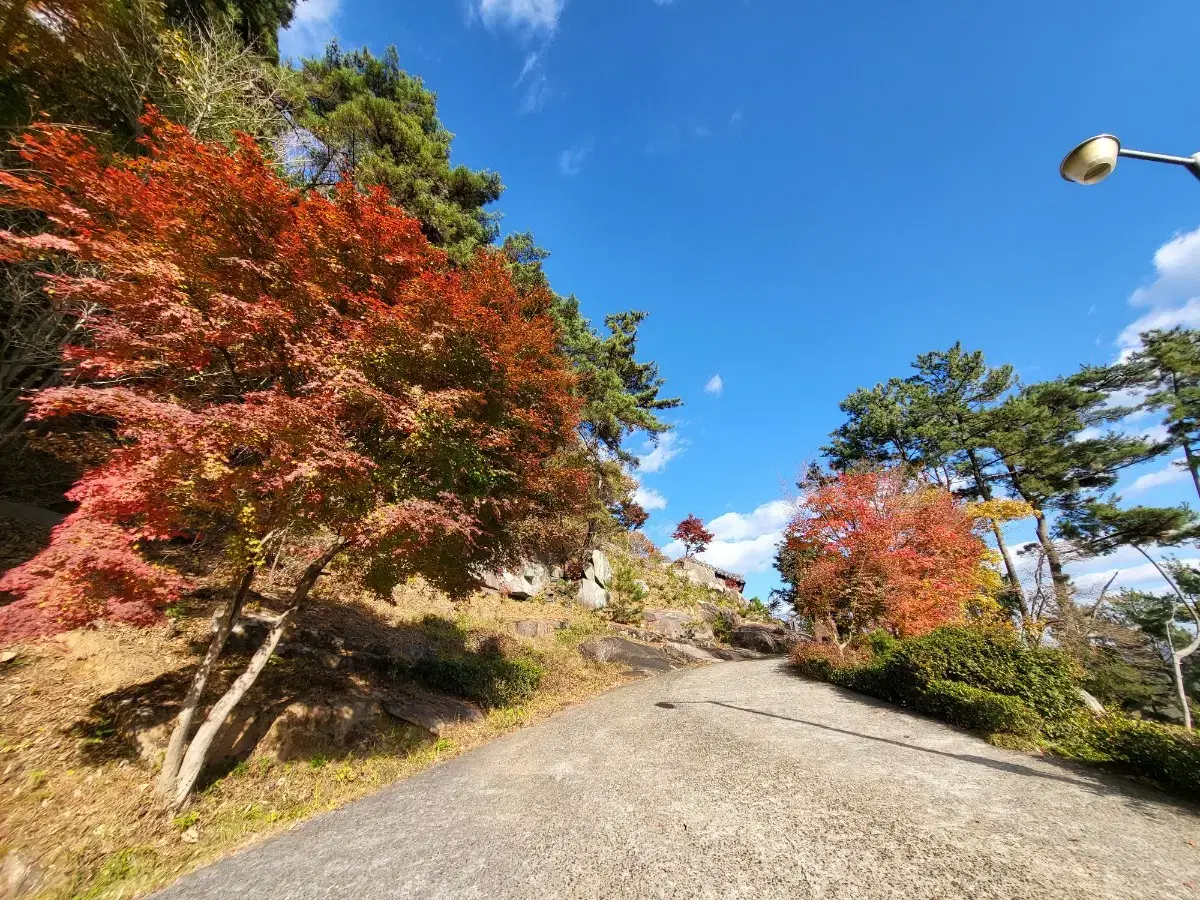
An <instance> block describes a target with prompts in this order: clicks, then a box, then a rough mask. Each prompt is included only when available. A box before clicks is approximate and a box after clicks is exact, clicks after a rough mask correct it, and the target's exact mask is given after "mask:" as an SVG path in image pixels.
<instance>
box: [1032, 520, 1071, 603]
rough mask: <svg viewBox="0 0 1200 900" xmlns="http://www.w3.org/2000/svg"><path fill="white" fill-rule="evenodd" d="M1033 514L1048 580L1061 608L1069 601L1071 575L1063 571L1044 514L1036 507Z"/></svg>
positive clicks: (1060, 558) (1060, 559)
mask: <svg viewBox="0 0 1200 900" xmlns="http://www.w3.org/2000/svg"><path fill="white" fill-rule="evenodd" d="M1033 514H1034V516H1035V517H1036V519H1037V539H1038V543H1039V544H1041V545H1042V549H1043V550H1045V551H1046V565H1047V566H1049V568H1050V580H1051V581H1052V582H1053V584H1054V599H1055V602H1057V603H1058V608H1059V609H1063V608H1065V607H1066V605H1067V604H1068V603H1070V602H1071V576H1069V575H1068V574H1067V573H1066V572H1064V571H1063V564H1062V557H1061V556H1059V555H1058V548H1057V547H1055V546H1054V541H1053V540H1052V539H1051V537H1050V528H1049V526H1047V525H1046V514H1045V513H1043V512H1042V511H1041V510H1040V509H1037V508H1036V507H1035V508H1034V511H1033Z"/></svg>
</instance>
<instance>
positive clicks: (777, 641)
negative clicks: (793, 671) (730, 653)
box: [729, 622, 796, 653]
mask: <svg viewBox="0 0 1200 900" xmlns="http://www.w3.org/2000/svg"><path fill="white" fill-rule="evenodd" d="M795 640H796V639H795V636H794V635H791V634H789V633H788V632H787V631H785V630H784V629H783V628H782V627H780V626H778V625H765V624H763V623H761V622H743V623H742V624H741V625H739V626H737V627H736V628H734V629H733V634H732V636H731V637H730V639H729V643H730V644H732V645H733V646H734V647H744V648H745V649H747V650H757V651H758V652H759V653H786V652H787V651H788V648H789V647H791V646H792V644H793V643H795Z"/></svg>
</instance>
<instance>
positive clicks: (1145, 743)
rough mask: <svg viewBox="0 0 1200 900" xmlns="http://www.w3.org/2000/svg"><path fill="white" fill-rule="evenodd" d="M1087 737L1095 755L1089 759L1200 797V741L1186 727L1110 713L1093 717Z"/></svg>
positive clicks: (1175, 791)
mask: <svg viewBox="0 0 1200 900" xmlns="http://www.w3.org/2000/svg"><path fill="white" fill-rule="evenodd" d="M1084 736H1085V739H1086V744H1085V745H1084V748H1085V749H1090V750H1091V751H1093V753H1094V754H1095V755H1094V756H1093V757H1092V758H1091V760H1089V761H1101V762H1108V763H1109V764H1111V765H1112V766H1113V767H1114V768H1116V769H1119V770H1121V771H1123V772H1126V773H1127V774H1130V775H1139V776H1141V777H1143V778H1148V779H1150V780H1151V781H1155V782H1158V784H1160V785H1161V786H1162V787H1164V788H1166V789H1167V790H1169V791H1171V792H1172V793H1174V794H1177V795H1179V796H1181V797H1186V798H1188V799H1190V800H1200V740H1198V739H1197V738H1195V737H1193V736H1192V735H1189V734H1188V733H1187V732H1186V731H1184V730H1183V729H1181V728H1177V727H1174V726H1171V725H1160V724H1158V723H1157V722H1147V721H1145V720H1143V719H1131V718H1128V717H1127V716H1120V715H1113V714H1109V715H1105V716H1100V717H1098V718H1096V719H1093V720H1091V722H1090V723H1088V725H1087V726H1085V728H1084ZM1076 746H1077V747H1078V745H1076ZM1080 755H1082V754H1080Z"/></svg>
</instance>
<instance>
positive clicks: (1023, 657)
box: [886, 627, 1082, 721]
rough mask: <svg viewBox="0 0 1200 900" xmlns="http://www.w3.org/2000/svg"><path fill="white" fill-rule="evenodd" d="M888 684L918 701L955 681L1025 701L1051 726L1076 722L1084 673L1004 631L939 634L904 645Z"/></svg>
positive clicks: (893, 656)
mask: <svg viewBox="0 0 1200 900" xmlns="http://www.w3.org/2000/svg"><path fill="white" fill-rule="evenodd" d="M886 666H887V681H888V682H889V683H890V685H891V689H892V690H893V691H895V692H896V693H897V694H898V695H899V696H900V697H913V696H915V695H916V694H918V693H919V692H921V691H922V690H924V689H925V688H926V687H927V686H928V685H930V684H932V683H933V682H935V681H954V682H961V683H963V684H968V685H971V686H972V687H977V688H981V689H982V690H985V691H989V692H991V693H993V694H1000V695H1004V696H1009V697H1016V698H1018V699H1020V700H1021V701H1022V702H1023V703H1024V704H1025V705H1026V706H1028V707H1030V708H1032V709H1034V710H1036V711H1037V713H1038V714H1039V715H1040V716H1042V718H1044V719H1046V720H1048V721H1062V720H1066V719H1069V718H1071V717H1072V716H1074V715H1075V713H1076V712H1077V711H1078V710H1079V708H1080V705H1081V702H1080V699H1079V695H1078V693H1077V692H1076V685H1077V684H1078V681H1079V678H1080V677H1081V674H1082V673H1081V672H1079V670H1078V667H1077V666H1076V664H1075V663H1074V662H1073V661H1072V660H1071V658H1070V657H1069V656H1067V655H1066V654H1065V653H1063V652H1062V651H1059V650H1053V649H1050V648H1045V647H1029V646H1027V645H1026V644H1025V643H1024V642H1022V641H1021V639H1020V638H1019V637H1017V635H1016V634H1014V633H1013V632H1012V631H1010V630H1008V629H1001V628H967V627H946V628H937V629H934V630H933V631H931V632H929V633H928V634H925V635H922V636H921V637H918V638H911V639H908V640H905V641H901V642H899V646H897V647H896V648H895V650H893V651H892V652H891V653H890V654H889V655H888V657H887V661H886Z"/></svg>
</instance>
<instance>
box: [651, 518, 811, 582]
mask: <svg viewBox="0 0 1200 900" xmlns="http://www.w3.org/2000/svg"><path fill="white" fill-rule="evenodd" d="M791 515H792V506H791V504H790V503H789V502H788V501H786V500H772V501H770V502H769V503H764V504H762V505H761V506H759V507H758V508H756V509H755V510H754V511H753V512H750V513H725V514H724V515H722V516H717V518H715V519H713V520H712V521H711V522H709V523H707V524H706V525H705V527H706V528H707V529H708V530H709V531H711V532H712V533H713V541H712V543H711V544H709V545H708V547H707V548H706V549H705V551H704V552H703V553H701V554H700V555H699V557H698V558H699V559H701V560H703V561H704V562H706V563H709V564H710V565H714V566H719V567H720V568H722V569H729V570H731V571H733V572H740V573H742V574H744V575H749V574H753V573H755V572H766V571H768V570H769V569H770V568H771V565H772V564H773V563H774V561H775V551H776V549H777V548H778V547H779V542H780V541H782V540H783V527H784V526H785V525H786V524H787V522H788V520H789V519H790V518H791ZM663 552H664V553H666V554H667V556H670V557H672V558H678V557H680V556H682V555H683V545H682V544H680V543H679V541H672V542H671V543H669V544H667V545H666V546H665V547H663Z"/></svg>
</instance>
